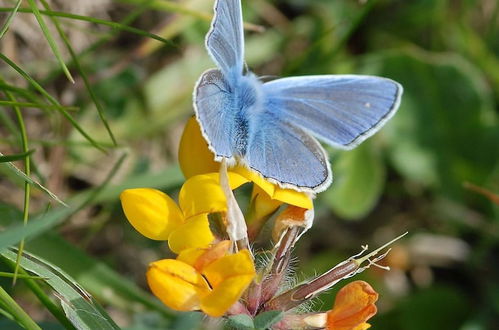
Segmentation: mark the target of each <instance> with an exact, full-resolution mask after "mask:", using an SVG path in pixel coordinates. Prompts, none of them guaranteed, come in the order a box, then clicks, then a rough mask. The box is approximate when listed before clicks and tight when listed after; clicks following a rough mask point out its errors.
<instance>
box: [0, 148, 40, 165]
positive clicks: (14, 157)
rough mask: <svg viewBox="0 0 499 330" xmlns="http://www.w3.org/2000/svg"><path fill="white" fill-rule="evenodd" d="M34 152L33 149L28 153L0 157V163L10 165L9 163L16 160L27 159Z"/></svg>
mask: <svg viewBox="0 0 499 330" xmlns="http://www.w3.org/2000/svg"><path fill="white" fill-rule="evenodd" d="M33 152H35V150H34V149H31V150H28V151H27V152H23V153H20V154H15V155H6V156H0V163H8V162H14V161H16V160H21V159H25V158H26V157H28V156H30V155H31V154H32V153H33Z"/></svg>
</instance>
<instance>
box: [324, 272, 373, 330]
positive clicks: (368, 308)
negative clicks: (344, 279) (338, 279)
mask: <svg viewBox="0 0 499 330" xmlns="http://www.w3.org/2000/svg"><path fill="white" fill-rule="evenodd" d="M376 300H378V293H377V292H376V291H374V289H373V288H372V287H371V286H370V285H369V284H368V283H366V282H364V281H354V282H351V283H349V284H347V285H346V286H344V287H343V288H341V290H340V291H338V294H337V295H336V299H335V302H334V307H333V309H332V310H330V311H329V312H328V313H327V329H328V330H365V329H367V328H369V327H370V325H369V324H367V323H366V321H367V320H368V319H370V318H371V317H372V316H373V315H375V314H376V311H377V309H376V305H374V303H375V302H376Z"/></svg>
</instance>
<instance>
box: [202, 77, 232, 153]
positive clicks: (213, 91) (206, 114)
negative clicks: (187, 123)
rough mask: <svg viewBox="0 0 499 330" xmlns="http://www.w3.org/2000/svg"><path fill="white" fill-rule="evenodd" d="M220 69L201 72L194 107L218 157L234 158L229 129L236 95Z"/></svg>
mask: <svg viewBox="0 0 499 330" xmlns="http://www.w3.org/2000/svg"><path fill="white" fill-rule="evenodd" d="M229 90H230V87H229V84H228V83H227V80H226V79H225V78H224V75H223V74H222V72H221V71H220V70H217V69H211V70H208V71H206V72H205V73H203V74H202V75H201V78H200V79H199V81H198V83H197V85H196V87H195V88H194V110H195V112H196V118H197V120H198V122H199V124H200V127H201V132H202V133H203V136H204V138H205V140H206V141H208V147H209V148H210V150H211V151H212V152H213V153H214V154H215V159H216V160H220V159H221V158H223V157H225V158H231V157H232V149H231V142H230V135H229V134H230V132H231V130H232V127H233V126H234V123H233V120H232V113H231V111H227V110H228V109H232V108H233V105H232V102H233V98H232V97H231V93H230V92H229Z"/></svg>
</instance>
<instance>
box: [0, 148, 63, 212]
mask: <svg viewBox="0 0 499 330" xmlns="http://www.w3.org/2000/svg"><path fill="white" fill-rule="evenodd" d="M0 156H5V155H4V154H2V153H1V152H0ZM0 166H5V167H6V168H7V169H8V170H9V171H10V172H12V173H13V174H15V175H16V176H18V177H20V178H21V179H22V180H24V182H26V183H28V184H30V185H33V186H35V187H37V188H38V189H40V190H41V191H43V192H44V193H46V194H47V195H48V196H50V198H52V199H53V200H55V201H56V202H57V203H59V204H61V205H64V206H67V204H66V203H64V202H63V201H62V200H61V199H60V198H59V197H57V196H56V195H55V194H54V193H53V192H51V191H50V190H48V189H47V188H45V187H44V186H42V185H41V184H40V183H38V182H37V181H35V180H33V179H32V178H31V177H29V176H28V175H26V174H25V173H24V172H23V171H21V170H20V169H19V168H18V167H17V166H15V165H14V164H12V163H0Z"/></svg>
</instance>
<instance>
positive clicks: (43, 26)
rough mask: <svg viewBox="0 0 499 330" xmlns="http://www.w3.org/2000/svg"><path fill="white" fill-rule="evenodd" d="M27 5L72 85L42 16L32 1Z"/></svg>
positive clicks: (70, 77)
mask: <svg viewBox="0 0 499 330" xmlns="http://www.w3.org/2000/svg"><path fill="white" fill-rule="evenodd" d="M28 3H29V6H30V7H31V10H32V11H33V14H34V15H35V18H36V20H37V21H38V24H39V25H40V28H41V29H42V32H43V34H44V35H45V39H47V42H48V44H49V46H50V48H51V49H52V52H53V53H54V55H55V57H56V58H57V60H58V61H59V64H60V65H61V68H62V71H64V74H65V75H66V77H68V79H69V81H71V82H72V83H73V84H74V82H75V81H74V79H73V76H71V73H70V72H69V69H68V67H67V66H66V63H65V62H64V59H63V58H62V55H61V52H60V51H59V48H58V47H57V43H56V42H55V40H54V38H53V37H52V34H50V31H49V29H48V27H47V25H46V24H45V21H44V20H43V17H42V14H41V13H40V9H38V7H37V5H36V3H35V1H34V0H28Z"/></svg>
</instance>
